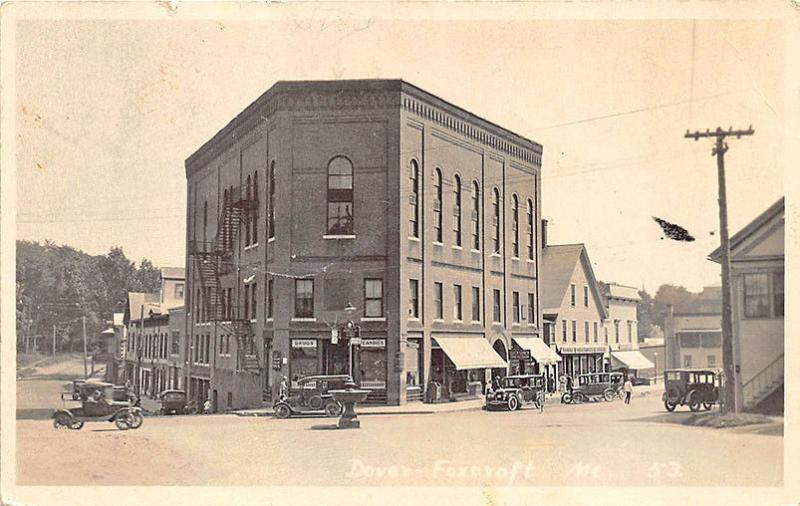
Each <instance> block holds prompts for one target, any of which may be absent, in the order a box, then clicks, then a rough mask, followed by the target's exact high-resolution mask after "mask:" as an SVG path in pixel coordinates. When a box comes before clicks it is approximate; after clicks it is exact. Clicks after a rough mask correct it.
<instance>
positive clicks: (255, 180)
mask: <svg viewBox="0 0 800 506" xmlns="http://www.w3.org/2000/svg"><path fill="white" fill-rule="evenodd" d="M258 207H259V204H258V171H255V172H254V173H253V207H252V210H253V211H252V214H253V215H252V217H251V218H250V223H252V224H253V235H252V240H253V241H252V242H253V244H258Z"/></svg>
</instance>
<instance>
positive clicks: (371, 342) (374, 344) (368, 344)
mask: <svg viewBox="0 0 800 506" xmlns="http://www.w3.org/2000/svg"><path fill="white" fill-rule="evenodd" d="M361 347H362V348H386V339H361Z"/></svg>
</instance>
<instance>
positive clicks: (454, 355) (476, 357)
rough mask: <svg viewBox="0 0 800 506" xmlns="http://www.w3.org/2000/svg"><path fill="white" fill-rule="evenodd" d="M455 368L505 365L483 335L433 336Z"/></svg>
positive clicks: (481, 367) (482, 367) (483, 367)
mask: <svg viewBox="0 0 800 506" xmlns="http://www.w3.org/2000/svg"><path fill="white" fill-rule="evenodd" d="M434 339H436V342H437V343H439V346H441V348H442V350H444V352H445V354H447V356H448V357H449V358H450V360H451V361H452V362H453V364H455V366H456V369H458V370H462V369H485V368H490V367H506V362H505V361H504V360H503V359H502V358H501V357H500V355H498V354H497V352H496V351H494V349H493V348H492V345H490V344H489V341H487V340H486V339H485V338H483V337H473V336H463V337H435V338H434Z"/></svg>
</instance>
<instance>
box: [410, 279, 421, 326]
mask: <svg viewBox="0 0 800 506" xmlns="http://www.w3.org/2000/svg"><path fill="white" fill-rule="evenodd" d="M408 315H409V316H410V317H412V318H419V281H417V280H416V279H409V280H408Z"/></svg>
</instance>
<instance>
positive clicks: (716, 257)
mask: <svg viewBox="0 0 800 506" xmlns="http://www.w3.org/2000/svg"><path fill="white" fill-rule="evenodd" d="M785 207H786V206H785V197H781V198H780V199H779V200H778V201H777V202H775V203H774V204H772V205H771V206H769V208H768V209H767V210H766V211H764V212H763V213H761V214H759V215H758V216H757V217H756V219H754V220H753V221H751V222H750V223H748V224H747V225H746V226H745V227H744V228H743V229H741V230H740V231H738V232H736V233H735V234H733V237H731V239H730V248H731V251H733V250H734V249H735V248H736V247H737V246H739V245H740V244H742V242H744V241H745V239H747V238H748V237H750V236H751V235H752V234H753V233H755V232H756V231H758V229H759V228H761V227H762V226H764V225H765V224H766V223H768V222H769V221H770V220H772V219H773V218H775V217H776V216H778V215H780V214H783V213H784V210H785ZM708 258H709V259H710V260H713V261H714V262H717V263H719V262H721V261H722V247H721V246H720V247H719V248H717V249H715V250H714V251H712V252H711V253H710V254H709V255H708Z"/></svg>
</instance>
